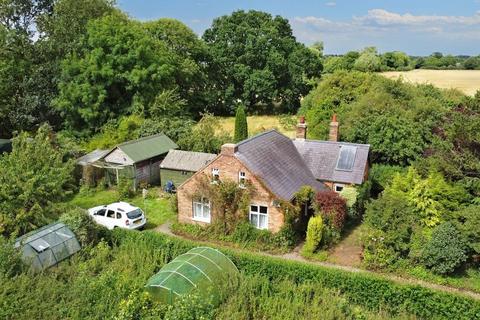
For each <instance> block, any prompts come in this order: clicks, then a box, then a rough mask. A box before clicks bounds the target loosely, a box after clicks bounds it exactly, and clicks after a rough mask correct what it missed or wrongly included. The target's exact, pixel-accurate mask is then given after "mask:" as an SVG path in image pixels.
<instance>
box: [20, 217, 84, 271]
mask: <svg viewBox="0 0 480 320" xmlns="http://www.w3.org/2000/svg"><path fill="white" fill-rule="evenodd" d="M15 248H18V249H19V250H21V251H22V260H23V261H24V262H25V263H26V264H28V265H30V267H31V268H32V269H33V270H34V271H41V270H44V269H46V268H48V267H51V266H54V265H56V264H57V263H59V262H60V261H62V260H65V259H66V258H68V257H70V256H71V255H73V254H74V253H76V252H77V251H79V250H80V249H81V247H80V243H79V242H78V240H77V238H76V237H75V234H74V233H73V232H72V231H71V230H70V229H69V228H68V227H67V226H66V225H65V224H63V223H61V222H56V223H52V224H49V225H46V226H44V227H42V228H40V229H37V230H35V231H32V232H30V233H27V234H26V235H23V236H22V237H20V238H18V239H17V240H16V241H15Z"/></svg>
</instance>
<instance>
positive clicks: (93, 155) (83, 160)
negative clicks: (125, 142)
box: [77, 149, 110, 166]
mask: <svg viewBox="0 0 480 320" xmlns="http://www.w3.org/2000/svg"><path fill="white" fill-rule="evenodd" d="M109 152H110V150H99V149H96V150H93V151H92V152H90V153H87V154H86V155H84V156H82V157H80V158H78V159H77V163H78V164H79V165H81V166H86V165H89V164H91V163H93V162H95V161H98V160H100V159H102V158H103V157H104V156H106V155H107V153H109Z"/></svg>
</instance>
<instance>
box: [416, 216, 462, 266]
mask: <svg viewBox="0 0 480 320" xmlns="http://www.w3.org/2000/svg"><path fill="white" fill-rule="evenodd" d="M422 260H423V263H424V265H425V266H426V267H427V268H430V269H432V271H433V272H435V273H440V274H446V273H451V272H453V271H455V270H456V269H457V268H458V267H460V266H461V265H462V264H463V263H464V262H465V261H466V260H467V255H466V244H465V240H464V239H463V238H462V235H461V234H460V232H459V231H458V230H457V229H456V228H455V226H454V225H453V224H452V223H450V222H445V223H442V224H441V225H439V226H438V227H436V228H435V229H434V230H433V233H432V239H431V240H430V242H429V243H428V244H427V246H426V247H425V249H424V251H423V254H422Z"/></svg>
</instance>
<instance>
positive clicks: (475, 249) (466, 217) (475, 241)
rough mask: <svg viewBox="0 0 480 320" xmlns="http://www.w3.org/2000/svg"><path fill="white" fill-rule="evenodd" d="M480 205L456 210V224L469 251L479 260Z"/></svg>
mask: <svg viewBox="0 0 480 320" xmlns="http://www.w3.org/2000/svg"><path fill="white" fill-rule="evenodd" d="M479 213H480V205H471V206H468V207H466V208H464V209H462V210H459V211H457V212H455V213H454V214H455V218H456V219H457V221H456V226H457V228H458V230H459V231H460V232H461V233H462V235H463V236H464V237H465V239H466V243H467V245H468V248H469V253H471V254H473V255H474V256H475V257H476V259H475V260H477V262H478V260H479V259H478V258H479V256H480V214H479Z"/></svg>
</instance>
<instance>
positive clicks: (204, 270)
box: [145, 247, 238, 304]
mask: <svg viewBox="0 0 480 320" xmlns="http://www.w3.org/2000/svg"><path fill="white" fill-rule="evenodd" d="M237 274H238V269H237V267H236V266H235V265H234V264H233V262H232V261H231V260H230V259H229V258H228V257H227V256H225V255H224V254H223V253H221V252H220V251H218V250H216V249H213V248H209V247H197V248H194V249H191V250H190V251H188V252H187V253H185V254H182V255H180V256H178V257H177V258H175V259H174V260H172V261H171V262H170V263H168V264H166V265H165V266H164V267H163V268H162V269H161V270H160V271H159V272H158V273H157V274H155V275H154V276H152V277H151V278H150V279H149V280H148V282H147V284H146V286H145V287H146V289H147V291H148V292H149V293H150V294H152V296H154V297H155V298H156V299H158V300H159V301H161V302H164V303H168V304H171V303H173V302H174V300H175V298H176V297H177V296H180V295H183V294H188V293H190V292H191V291H192V290H194V289H199V291H198V292H199V293H200V294H211V295H213V298H214V300H215V299H216V298H218V293H219V292H218V290H219V288H220V286H221V285H223V284H224V282H225V281H227V280H228V279H231V278H233V277H235V276H236V275H237Z"/></svg>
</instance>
